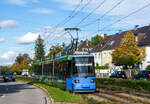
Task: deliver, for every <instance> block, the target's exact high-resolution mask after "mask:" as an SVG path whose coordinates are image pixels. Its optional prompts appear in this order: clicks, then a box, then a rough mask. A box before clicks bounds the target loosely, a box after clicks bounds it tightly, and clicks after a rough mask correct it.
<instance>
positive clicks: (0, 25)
mask: <svg viewBox="0 0 150 104" xmlns="http://www.w3.org/2000/svg"><path fill="white" fill-rule="evenodd" d="M18 25H19V23H18V22H17V21H14V20H5V21H1V22H0V28H11V27H17V26H18Z"/></svg>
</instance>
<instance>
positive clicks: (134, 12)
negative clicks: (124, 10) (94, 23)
mask: <svg viewBox="0 0 150 104" xmlns="http://www.w3.org/2000/svg"><path fill="white" fill-rule="evenodd" d="M149 6H150V3H149V4H147V5H145V6H143V7H142V8H139V9H137V10H135V11H133V12H132V13H130V14H128V15H127V16H125V17H123V18H121V19H119V20H117V21H115V22H113V23H111V24H110V25H107V26H105V27H104V28H102V30H104V29H105V28H108V27H109V26H112V25H114V24H116V23H118V22H120V21H122V20H123V19H126V18H128V17H129V16H131V15H133V14H136V13H137V12H139V11H141V10H143V9H145V8H147V7H149Z"/></svg>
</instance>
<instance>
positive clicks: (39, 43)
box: [35, 35, 45, 60]
mask: <svg viewBox="0 0 150 104" xmlns="http://www.w3.org/2000/svg"><path fill="white" fill-rule="evenodd" d="M43 43H44V40H43V39H42V38H41V36H40V35H39V36H38V38H37V40H36V41H35V60H41V59H44V55H45V51H44V44H43Z"/></svg>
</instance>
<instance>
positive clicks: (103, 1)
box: [75, 0, 107, 27]
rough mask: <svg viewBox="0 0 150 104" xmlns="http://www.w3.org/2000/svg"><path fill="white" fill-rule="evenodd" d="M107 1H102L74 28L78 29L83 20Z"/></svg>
mask: <svg viewBox="0 0 150 104" xmlns="http://www.w3.org/2000/svg"><path fill="white" fill-rule="evenodd" d="M106 1H107V0H103V2H102V3H100V4H99V5H98V6H97V7H96V8H94V9H93V10H92V11H91V12H90V13H89V14H88V15H87V16H85V17H84V18H82V19H81V21H80V22H79V23H78V24H77V25H76V26H75V27H78V26H79V25H80V24H81V23H82V22H83V21H84V20H86V19H87V18H88V17H89V16H90V15H92V14H93V13H94V12H95V11H96V10H97V9H98V8H100V7H101V6H102V5H103V4H104V3H105V2H106Z"/></svg>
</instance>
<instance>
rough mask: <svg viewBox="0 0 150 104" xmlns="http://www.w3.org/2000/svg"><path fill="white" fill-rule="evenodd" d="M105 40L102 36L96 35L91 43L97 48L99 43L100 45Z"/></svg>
mask: <svg viewBox="0 0 150 104" xmlns="http://www.w3.org/2000/svg"><path fill="white" fill-rule="evenodd" d="M102 40H103V37H102V36H100V35H96V36H94V37H92V38H91V40H90V41H89V42H90V44H91V45H93V46H96V45H97V44H98V43H100V42H101V41H102Z"/></svg>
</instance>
